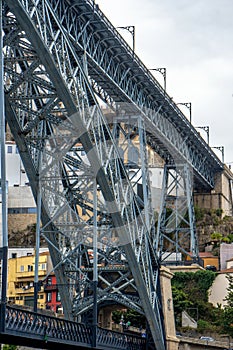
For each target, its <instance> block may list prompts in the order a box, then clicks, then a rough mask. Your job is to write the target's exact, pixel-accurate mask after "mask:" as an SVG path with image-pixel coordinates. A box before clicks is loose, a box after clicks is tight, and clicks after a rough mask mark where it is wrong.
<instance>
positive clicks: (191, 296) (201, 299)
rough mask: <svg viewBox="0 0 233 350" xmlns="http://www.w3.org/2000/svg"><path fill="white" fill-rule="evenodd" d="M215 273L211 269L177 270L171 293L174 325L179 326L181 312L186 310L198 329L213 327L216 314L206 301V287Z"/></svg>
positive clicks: (210, 283) (209, 285)
mask: <svg viewBox="0 0 233 350" xmlns="http://www.w3.org/2000/svg"><path fill="white" fill-rule="evenodd" d="M215 276H216V273H215V272H212V271H197V272H195V273H193V272H177V273H175V275H174V277H173V279H172V293H173V304H174V314H175V320H176V325H177V326H178V327H179V326H181V313H182V311H187V312H188V314H189V315H190V316H192V317H193V318H194V319H195V320H196V321H197V319H198V327H199V330H200V331H202V330H203V329H204V328H205V329H206V328H209V327H210V326H211V327H212V328H213V326H215V321H216V322H217V319H218V317H217V315H216V312H215V310H214V308H213V307H212V305H211V304H210V303H208V289H209V288H210V287H211V285H212V283H213V281H214V279H215Z"/></svg>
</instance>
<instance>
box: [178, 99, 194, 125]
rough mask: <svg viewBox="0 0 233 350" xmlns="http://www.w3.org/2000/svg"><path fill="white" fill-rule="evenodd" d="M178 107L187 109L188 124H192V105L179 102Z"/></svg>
mask: <svg viewBox="0 0 233 350" xmlns="http://www.w3.org/2000/svg"><path fill="white" fill-rule="evenodd" d="M178 105H182V106H185V107H186V108H188V110H189V121H190V123H191V122H192V103H191V102H184V103H183V102H179V103H177V106H178Z"/></svg>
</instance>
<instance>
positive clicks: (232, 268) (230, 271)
mask: <svg viewBox="0 0 233 350" xmlns="http://www.w3.org/2000/svg"><path fill="white" fill-rule="evenodd" d="M218 273H233V267H231V268H229V269H224V270H221V271H219V272H218Z"/></svg>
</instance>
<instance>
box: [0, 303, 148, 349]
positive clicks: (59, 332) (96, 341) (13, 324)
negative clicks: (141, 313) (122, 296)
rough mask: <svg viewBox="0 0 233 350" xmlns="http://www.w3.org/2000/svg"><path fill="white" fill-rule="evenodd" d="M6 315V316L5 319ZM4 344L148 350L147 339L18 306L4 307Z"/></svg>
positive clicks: (2, 315)
mask: <svg viewBox="0 0 233 350" xmlns="http://www.w3.org/2000/svg"><path fill="white" fill-rule="evenodd" d="M4 315H5V317H4ZM0 325H1V331H0V342H1V343H2V344H15V345H24V346H30V347H34V348H43V349H53V348H54V349H55V348H56V349H60V348H64V347H65V348H66V349H75V348H76V349H88V348H90V349H93V348H94V349H100V350H101V349H103V350H104V349H127V350H144V349H146V339H145V338H142V337H140V336H134V335H129V334H124V333H120V332H113V331H111V330H106V329H103V328H100V327H93V326H88V325H84V324H81V323H77V322H73V321H68V320H65V319H61V318H56V317H52V316H47V315H44V314H39V313H34V312H30V311H25V310H22V309H18V308H15V307H10V306H6V307H5V308H3V307H2V306H1V324H0Z"/></svg>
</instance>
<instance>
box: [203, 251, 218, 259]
mask: <svg viewBox="0 0 233 350" xmlns="http://www.w3.org/2000/svg"><path fill="white" fill-rule="evenodd" d="M199 257H200V258H216V259H218V257H217V256H214V255H213V254H212V253H211V252H199Z"/></svg>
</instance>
